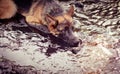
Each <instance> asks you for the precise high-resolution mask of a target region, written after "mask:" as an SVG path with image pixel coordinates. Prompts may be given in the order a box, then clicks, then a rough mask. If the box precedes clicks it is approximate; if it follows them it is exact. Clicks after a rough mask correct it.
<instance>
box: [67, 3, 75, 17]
mask: <svg viewBox="0 0 120 74" xmlns="http://www.w3.org/2000/svg"><path fill="white" fill-rule="evenodd" d="M67 14H68V15H70V16H73V14H74V6H73V5H71V6H70V9H69V10H68V12H67Z"/></svg>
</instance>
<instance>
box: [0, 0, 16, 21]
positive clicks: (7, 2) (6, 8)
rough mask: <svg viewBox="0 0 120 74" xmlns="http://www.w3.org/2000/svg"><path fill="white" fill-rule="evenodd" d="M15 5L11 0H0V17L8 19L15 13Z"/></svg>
mask: <svg viewBox="0 0 120 74" xmlns="http://www.w3.org/2000/svg"><path fill="white" fill-rule="evenodd" d="M16 12H17V7H16V5H15V4H14V3H13V1H12V0H0V19H8V18H11V17H12V16H14V15H15V13H16Z"/></svg>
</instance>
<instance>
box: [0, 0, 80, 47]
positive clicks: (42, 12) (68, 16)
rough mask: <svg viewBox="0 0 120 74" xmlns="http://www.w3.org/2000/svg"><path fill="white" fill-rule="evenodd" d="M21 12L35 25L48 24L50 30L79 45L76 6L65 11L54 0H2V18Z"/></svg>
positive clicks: (0, 15) (72, 43)
mask: <svg viewBox="0 0 120 74" xmlns="http://www.w3.org/2000/svg"><path fill="white" fill-rule="evenodd" d="M16 13H19V14H21V15H23V16H24V17H25V21H26V22H27V23H28V24H29V25H30V26H33V27H37V26H40V25H46V26H47V28H48V30H49V32H50V33H51V34H52V35H54V36H56V37H58V38H61V39H62V40H63V41H65V42H67V43H68V44H70V45H71V46H78V44H79V42H80V41H79V39H78V38H76V37H75V36H74V34H73V30H72V26H73V19H72V16H73V14H74V6H72V5H71V6H70V9H69V10H68V11H67V12H64V11H63V10H62V8H61V6H60V5H59V4H58V3H57V2H55V1H54V0H0V19H10V18H11V17H13V16H15V15H16Z"/></svg>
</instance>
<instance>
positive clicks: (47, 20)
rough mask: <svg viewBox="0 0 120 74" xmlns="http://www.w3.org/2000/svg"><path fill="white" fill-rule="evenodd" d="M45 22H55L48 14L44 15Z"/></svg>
mask: <svg viewBox="0 0 120 74" xmlns="http://www.w3.org/2000/svg"><path fill="white" fill-rule="evenodd" d="M45 20H46V22H47V23H53V24H54V23H55V22H56V19H55V18H54V17H52V16H51V15H49V14H46V16H45Z"/></svg>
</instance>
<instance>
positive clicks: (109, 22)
mask: <svg viewBox="0 0 120 74" xmlns="http://www.w3.org/2000/svg"><path fill="white" fill-rule="evenodd" d="M110 24H111V21H110V20H107V21H105V22H104V23H103V24H102V25H103V26H107V25H110Z"/></svg>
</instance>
